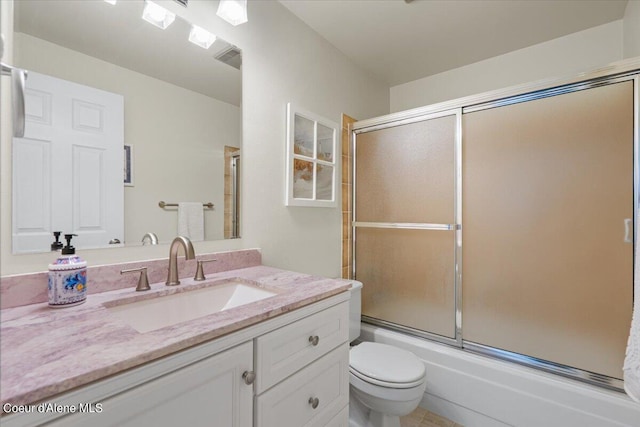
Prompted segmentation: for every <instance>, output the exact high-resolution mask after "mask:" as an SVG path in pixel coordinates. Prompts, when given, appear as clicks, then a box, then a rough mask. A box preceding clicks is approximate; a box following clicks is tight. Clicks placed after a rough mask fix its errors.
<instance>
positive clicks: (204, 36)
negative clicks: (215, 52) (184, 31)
mask: <svg viewBox="0 0 640 427" xmlns="http://www.w3.org/2000/svg"><path fill="white" fill-rule="evenodd" d="M189 41H190V42H191V43H193V44H197V45H198V46H200V47H202V48H204V49H209V47H210V46H211V45H212V44H213V42H214V41H216V36H215V35H214V34H211V33H210V32H209V31H207V30H205V29H204V28H202V27H198V26H197V25H191V32H189Z"/></svg>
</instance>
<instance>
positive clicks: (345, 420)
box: [323, 405, 349, 427]
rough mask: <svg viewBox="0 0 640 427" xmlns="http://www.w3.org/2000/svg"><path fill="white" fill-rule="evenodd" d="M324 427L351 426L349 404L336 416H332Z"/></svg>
mask: <svg viewBox="0 0 640 427" xmlns="http://www.w3.org/2000/svg"><path fill="white" fill-rule="evenodd" d="M323 427H349V405H347V406H345V407H344V408H342V411H340V412H339V413H338V415H336V416H335V417H333V418H331V421H329V422H328V423H326V424H323Z"/></svg>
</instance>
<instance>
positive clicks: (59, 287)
mask: <svg viewBox="0 0 640 427" xmlns="http://www.w3.org/2000/svg"><path fill="white" fill-rule="evenodd" d="M73 236H76V234H65V235H64V238H65V240H66V241H67V245H66V246H64V247H63V248H62V254H61V255H60V257H58V259H56V260H55V261H54V262H53V264H49V307H70V306H74V305H78V304H82V303H83V302H85V301H86V299H87V262H86V261H83V260H82V259H81V258H80V257H79V256H78V255H76V248H74V247H73V246H72V245H71V239H72V238H73Z"/></svg>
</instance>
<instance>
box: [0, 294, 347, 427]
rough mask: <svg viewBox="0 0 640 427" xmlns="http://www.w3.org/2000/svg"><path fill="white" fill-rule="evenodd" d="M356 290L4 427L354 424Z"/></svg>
mask: <svg viewBox="0 0 640 427" xmlns="http://www.w3.org/2000/svg"><path fill="white" fill-rule="evenodd" d="M348 299H349V292H343V293H341V294H338V295H335V296H332V297H329V298H327V299H324V300H321V301H318V302H316V303H314V304H311V305H307V306H305V307H302V308H299V309H296V310H293V311H291V312H289V313H286V314H282V315H280V316H277V317H274V318H271V319H269V320H265V321H263V322H260V323H257V324H255V325H253V326H249V327H246V328H244V329H240V330H238V331H236V332H233V333H231V334H228V335H224V336H222V337H219V338H216V339H214V340H212V341H209V342H206V343H203V344H199V345H197V346H194V347H191V348H188V349H186V350H182V351H179V352H177V353H174V354H171V355H168V356H166V357H164V358H161V359H159V360H156V361H153V362H150V363H147V364H145V365H143V366H140V367H138V368H134V369H131V370H129V371H126V372H123V373H120V374H116V375H114V376H112V377H109V378H107V379H103V380H100V381H97V382H95V383H92V384H89V385H87V386H83V387H81V388H79V389H76V390H75V391H71V392H67V393H65V394H62V395H58V396H55V397H53V398H51V399H49V400H47V401H46V402H53V403H55V404H58V405H70V406H75V407H76V408H78V407H79V406H80V405H85V406H84V407H85V409H86V404H89V403H92V404H94V405H93V406H92V408H93V412H77V413H73V414H69V415H63V416H60V415H58V414H51V413H46V414H42V413H30V414H12V415H8V416H3V417H2V420H1V423H2V425H3V427H5V426H6V427H12V426H23V427H24V426H40V425H48V426H50V425H51V426H56V427H69V426H73V427H80V426H83V427H84V426H88V425H90V426H92V427H94V426H95V427H107V426H109V427H115V426H118V427H121V426H129V427H138V426H159V427H164V426H167V427H168V426H172V427H174V426H189V427H200V426H203V427H204V426H207V427H209V426H211V427H249V426H255V427H271V426H273V427H275V426H277V427H303V426H331V427H347V426H348V402H349V396H348V393H349V377H348V375H349V346H348V334H349V305H348ZM245 373H246V374H249V375H246V374H245Z"/></svg>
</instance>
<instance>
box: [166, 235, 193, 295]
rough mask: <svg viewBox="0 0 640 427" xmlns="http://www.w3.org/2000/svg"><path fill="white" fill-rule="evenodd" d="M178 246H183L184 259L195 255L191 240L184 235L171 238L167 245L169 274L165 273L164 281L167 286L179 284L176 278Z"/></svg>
mask: <svg viewBox="0 0 640 427" xmlns="http://www.w3.org/2000/svg"><path fill="white" fill-rule="evenodd" d="M180 246H182V247H183V248H184V258H185V259H194V258H195V257H196V252H195V251H194V250H193V244H191V240H189V239H187V238H186V237H184V236H178V237H176V238H175V239H173V242H171V246H170V247H169V274H168V275H167V281H166V283H165V285H167V286H175V285H179V284H180V280H179V279H178V249H179V248H180Z"/></svg>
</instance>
